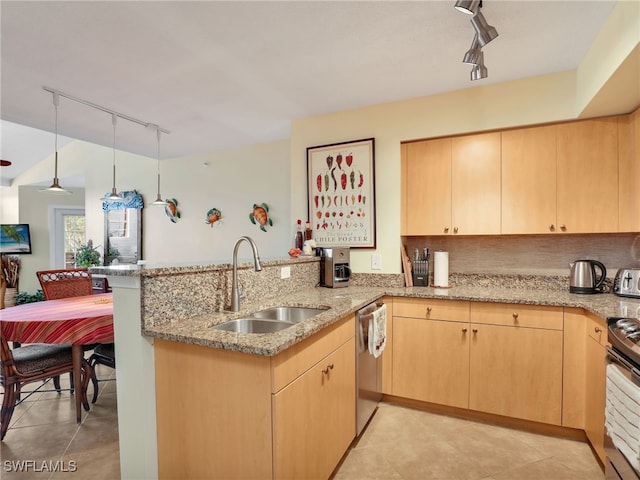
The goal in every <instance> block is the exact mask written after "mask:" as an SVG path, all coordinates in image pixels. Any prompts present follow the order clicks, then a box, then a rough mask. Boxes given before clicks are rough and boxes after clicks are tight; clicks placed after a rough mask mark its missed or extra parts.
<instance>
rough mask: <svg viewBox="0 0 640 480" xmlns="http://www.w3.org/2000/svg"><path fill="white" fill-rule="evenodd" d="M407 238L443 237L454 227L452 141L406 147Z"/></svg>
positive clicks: (405, 215) (436, 140) (417, 143)
mask: <svg viewBox="0 0 640 480" xmlns="http://www.w3.org/2000/svg"><path fill="white" fill-rule="evenodd" d="M404 147H405V148H406V150H404V152H405V157H406V158H405V159H403V163H404V165H405V169H406V170H405V172H406V177H405V182H406V183H405V195H404V197H405V198H404V201H405V205H404V208H405V211H404V215H403V217H404V218H405V219H406V220H405V222H406V223H405V229H404V231H403V233H404V235H443V234H445V233H448V232H446V231H445V229H448V228H449V226H450V225H451V138H438V139H435V140H425V141H422V142H414V143H409V144H406V145H404Z"/></svg>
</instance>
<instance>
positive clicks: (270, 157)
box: [2, 141, 293, 291]
mask: <svg viewBox="0 0 640 480" xmlns="http://www.w3.org/2000/svg"><path fill="white" fill-rule="evenodd" d="M112 155H113V151H112V149H110V148H107V147H102V146H99V145H94V144H91V143H87V142H81V141H74V142H72V143H70V144H69V145H67V146H65V147H64V148H63V149H61V150H60V152H59V169H58V170H59V172H58V175H59V177H60V183H61V184H62V185H63V186H65V188H67V189H69V190H73V191H74V192H75V193H74V195H69V196H66V195H65V196H54V195H47V194H43V193H40V192H38V190H39V189H40V188H42V187H35V186H31V187H18V185H21V184H34V183H43V182H44V184H46V185H48V184H50V183H51V177H52V173H53V168H52V166H53V160H52V157H50V158H47V159H45V160H44V161H42V162H41V163H39V164H38V165H36V166H35V167H34V168H32V169H30V170H29V171H28V172H26V173H25V174H23V175H22V176H21V177H18V178H17V179H16V181H15V182H14V184H15V186H13V187H11V188H3V189H2V192H3V218H4V217H5V213H4V211H5V200H4V196H5V195H6V198H7V202H6V204H7V205H9V204H12V205H13V206H14V208H15V209H16V210H17V213H15V214H14V212H15V211H16V210H12V209H9V208H6V211H7V213H6V217H7V219H8V220H7V222H8V221H11V222H17V221H18V219H19V221H21V222H25V223H30V224H32V227H31V228H32V235H33V236H34V248H35V249H36V252H37V254H36V255H34V256H32V257H31V259H28V260H25V261H24V262H23V268H22V270H23V276H24V278H25V281H24V282H22V281H21V283H20V289H21V290H27V291H35V290H37V279H35V272H36V271H37V270H42V269H47V268H49V244H48V230H47V228H48V217H47V215H48V206H49V205H69V204H70V205H83V206H85V215H86V229H87V230H86V233H87V239H92V240H93V244H94V245H96V246H99V245H100V246H101V245H102V244H103V243H104V214H103V211H102V201H101V200H100V198H101V197H102V196H103V195H104V194H105V193H106V192H109V191H110V190H111V185H112V159H113V156H112ZM205 163H207V164H208V166H205V165H204V164H205ZM156 172H157V161H156V159H152V158H148V157H144V156H140V155H133V154H129V153H126V152H121V151H117V152H116V187H117V189H118V191H123V190H137V191H138V192H139V193H140V194H141V195H142V197H143V199H144V201H145V205H146V206H145V208H144V209H143V257H144V259H146V260H148V261H152V262H163V261H169V262H182V261H184V262H197V261H226V262H230V261H231V257H232V253H233V245H234V243H235V241H236V240H237V239H238V238H239V237H240V236H242V235H249V236H251V237H252V238H253V239H254V240H255V241H256V243H257V245H258V249H259V251H260V255H261V257H262V258H263V259H269V258H281V257H286V256H287V251H288V250H289V248H290V247H291V244H292V228H293V226H292V225H291V223H292V221H291V215H290V203H289V201H290V169H289V142H288V141H280V142H273V143H268V144H263V145H254V146H249V147H242V148H237V149H230V150H225V151H219V152H214V153H208V154H203V155H196V156H190V157H184V158H177V159H170V160H163V161H161V162H160V172H161V193H162V197H163V198H175V199H177V200H178V202H179V207H180V210H181V213H182V217H181V218H180V219H179V220H178V221H177V223H171V222H170V221H169V218H168V217H167V216H166V214H165V212H164V208H163V207H154V206H152V205H151V203H152V202H153V201H154V200H155V198H156V192H157V177H156ZM78 177H81V178H82V179H83V183H84V184H85V188H84V189H79V190H76V189H73V188H69V187H67V186H66V185H65V182H64V180H65V178H68V179H70V178H78ZM18 192H20V193H19V195H18ZM254 203H259V204H262V203H266V204H267V205H268V206H269V209H270V215H271V218H272V220H273V227H266V230H267V231H266V232H263V231H261V230H260V229H259V228H258V226H256V225H253V224H252V223H251V222H250V220H249V213H250V212H251V211H252V209H253V204H254ZM18 206H19V208H18ZM213 207H215V208H217V209H219V210H221V211H222V214H223V219H222V221H220V222H218V223H217V224H215V225H214V226H213V227H211V226H209V225H208V224H207V223H205V219H206V213H207V211H208V210H209V209H211V208H213ZM3 221H4V220H3ZM5 223H6V222H5ZM250 254H251V253H250V249H249V248H248V247H246V246H243V247H241V248H240V250H239V254H238V255H239V258H241V259H244V258H247V259H248V258H249V257H250ZM25 258H26V256H25ZM34 282H35V283H34Z"/></svg>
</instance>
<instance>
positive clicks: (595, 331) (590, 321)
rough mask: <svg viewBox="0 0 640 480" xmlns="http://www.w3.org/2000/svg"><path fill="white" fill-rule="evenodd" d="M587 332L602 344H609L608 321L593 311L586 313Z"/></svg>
mask: <svg viewBox="0 0 640 480" xmlns="http://www.w3.org/2000/svg"><path fill="white" fill-rule="evenodd" d="M585 316H586V317H587V334H588V335H589V336H590V337H591V338H593V339H594V340H595V341H596V342H598V343H599V344H600V345H602V346H606V345H607V327H606V322H605V321H604V320H603V319H602V318H600V317H598V316H596V315H593V314H592V313H586V314H585Z"/></svg>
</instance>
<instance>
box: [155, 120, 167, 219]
mask: <svg viewBox="0 0 640 480" xmlns="http://www.w3.org/2000/svg"><path fill="white" fill-rule="evenodd" d="M156 135H157V138H158V157H157V158H158V195H157V196H156V199H155V201H154V202H153V203H152V204H151V205H157V206H162V207H164V206H166V205H167V202H165V201H164V200H162V195H160V127H158V126H156Z"/></svg>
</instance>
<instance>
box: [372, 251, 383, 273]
mask: <svg viewBox="0 0 640 480" xmlns="http://www.w3.org/2000/svg"><path fill="white" fill-rule="evenodd" d="M371 270H382V255H380V254H379V253H373V254H371Z"/></svg>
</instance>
